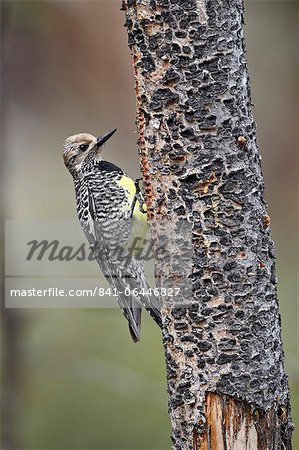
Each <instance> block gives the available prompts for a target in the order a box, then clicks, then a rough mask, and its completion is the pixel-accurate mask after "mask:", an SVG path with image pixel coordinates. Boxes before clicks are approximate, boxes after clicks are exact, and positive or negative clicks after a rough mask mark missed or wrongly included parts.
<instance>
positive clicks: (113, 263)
mask: <svg viewBox="0 0 299 450" xmlns="http://www.w3.org/2000/svg"><path fill="white" fill-rule="evenodd" d="M115 131H116V130H113V131H111V132H109V133H106V134H103V135H101V136H99V137H98V138H95V137H94V136H92V135H91V134H88V133H79V134H76V135H74V136H70V137H68V138H67V139H66V140H65V142H64V145H63V159H64V163H65V165H66V167H67V168H68V170H69V172H70V173H71V175H72V177H73V180H74V186H75V193H76V201H77V213H78V217H79V220H80V223H81V226H82V228H83V231H84V233H85V235H86V237H87V239H88V242H89V244H90V246H91V248H92V249H93V251H94V253H95V257H96V260H97V262H98V264H99V266H100V269H101V270H102V272H103V274H104V276H105V278H106V279H107V281H108V283H109V284H110V286H111V287H112V288H113V289H114V290H115V292H117V294H118V303H119V306H120V308H121V310H122V312H123V314H124V316H125V317H126V319H127V321H128V323H129V330H130V333H131V336H132V339H133V340H134V342H137V341H139V340H140V326H141V306H144V307H145V309H146V310H147V311H148V312H149V314H150V315H151V317H152V318H153V319H154V320H155V322H156V323H157V324H158V325H159V326H160V327H161V312H160V304H159V302H158V300H157V298H156V297H155V296H154V295H150V292H151V290H150V288H149V285H148V284H147V282H146V280H145V275H144V261H143V260H142V258H140V257H138V256H137V255H136V252H135V254H134V252H132V243H133V242H134V240H135V242H137V241H138V242H146V241H147V240H146V237H147V223H146V218H147V214H146V212H145V210H144V205H143V199H142V195H141V193H140V191H139V189H137V188H136V186H137V185H136V183H134V181H133V180H132V179H131V178H129V177H128V176H127V174H126V173H125V172H124V171H123V170H122V169H120V168H119V167H117V166H115V165H114V164H112V163H110V162H107V161H103V160H102V157H101V154H102V146H103V144H104V143H105V142H106V141H107V140H108V139H109V138H110V137H111V136H112V135H113V134H114V133H115ZM136 238H137V239H136ZM135 250H136V249H135ZM137 253H138V252H137ZM139 253H140V252H139ZM128 294H129V295H128Z"/></svg>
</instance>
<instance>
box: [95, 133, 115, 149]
mask: <svg viewBox="0 0 299 450" xmlns="http://www.w3.org/2000/svg"><path fill="white" fill-rule="evenodd" d="M115 132H116V128H115V129H114V130H112V131H109V133H105V134H102V135H101V136H99V137H98V138H97V143H96V146H97V147H98V148H99V147H101V146H102V145H103V144H105V142H107V141H108V139H110V138H111V136H113V135H114V133H115Z"/></svg>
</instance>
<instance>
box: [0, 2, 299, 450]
mask: <svg viewBox="0 0 299 450" xmlns="http://www.w3.org/2000/svg"><path fill="white" fill-rule="evenodd" d="M1 6H2V14H1V24H2V27H1V31H2V59H1V62H2V122H3V133H2V148H3V149H4V152H3V155H2V161H1V169H2V183H3V184H2V186H3V190H4V194H5V195H4V196H5V199H4V210H2V217H3V218H5V219H16V220H23V219H73V218H75V217H76V213H75V203H74V193H73V186H72V182H71V178H70V175H69V174H68V173H67V171H66V169H65V167H64V165H63V162H62V158H61V154H60V149H61V145H62V142H63V140H64V139H65V137H67V136H68V135H70V134H74V133H76V132H80V131H89V132H91V133H93V134H96V135H98V134H100V133H102V132H105V131H108V130H110V129H112V128H114V127H117V128H118V132H117V134H116V135H115V136H114V138H113V139H112V140H111V141H110V142H109V145H108V146H107V147H106V149H105V158H106V159H108V160H111V161H113V162H115V163H116V164H118V165H120V166H121V167H123V168H124V169H125V170H126V171H127V172H128V173H129V174H130V175H131V176H136V175H137V174H138V170H139V162H138V156H137V147H136V138H137V135H136V133H135V123H134V122H135V94H134V90H133V74H132V67H131V60H130V55H129V50H128V47H127V36H126V31H125V29H124V28H123V22H124V16H123V13H122V12H121V11H120V6H121V5H120V2H119V1H117V0H108V1H72V0H67V1H50V0H49V1H26V0H22V1H2V5H1ZM297 29H298V4H297V3H296V2H287V1H284V2H280V1H248V2H247V4H246V36H247V47H248V59H249V69H250V74H251V81H252V95H253V103H254V105H255V106H254V113H255V118H256V121H257V124H258V137H259V145H260V151H261V154H262V157H263V172H264V177H265V183H266V197H267V201H268V203H269V210H270V215H271V226H272V233H273V237H274V240H275V242H276V251H277V272H278V279H279V285H278V286H279V297H280V310H281V315H282V333H283V340H284V348H285V354H286V368H287V372H288V375H289V379H290V386H291V389H292V399H293V418H294V420H296V418H297V415H298V408H297V397H298V384H297V383H298V381H297V380H298V365H297V345H298V339H297V338H298V335H297V327H298V325H297V317H298V316H297V268H298V266H297V253H298V252H297V250H298V248H297V218H298V215H297V190H298V184H297V181H298V179H297V150H298V145H297V144H298V141H297V125H298V124H297V107H298V104H297V102H298V91H297V87H298V86H297V82H298V52H297V51H298V47H297ZM79 227H80V226H79V224H78V228H79ZM2 319H3V321H2V323H3V327H2V331H3V338H4V339H3V348H2V356H3V361H2V362H3V364H2V369H3V379H2V399H3V401H2V407H3V409H4V410H5V412H4V414H3V415H2V427H3V429H2V438H3V446H2V448H3V450H5V449H6V450H9V449H13V448H14V449H27V450H33V449H43V450H48V449H53V450H54V449H55V450H64V449H65V450H71V449H78V450H79V449H80V450H83V449H86V450H88V449H93V450H96V449H97V450H108V449H111V450H112V449H113V450H123V449H130V450H137V449H138V450H141V449H143V450H145V449H148V450H149V449H154V450H162V449H163V450H166V449H169V448H170V440H169V435H170V424H169V419H168V415H167V396H166V378H165V368H164V361H163V351H162V346H161V338H160V333H159V330H158V329H157V327H156V326H155V325H154V323H152V322H151V321H150V320H149V319H148V318H147V317H145V315H144V320H143V333H142V341H141V343H139V344H138V345H135V344H133V343H132V342H131V340H130V337H129V334H128V331H127V325H126V323H125V320H124V319H123V317H122V315H121V313H120V311H118V310H116V309H109V310H108V309H107V310H103V309H102V310H97V309H89V310H87V309H78V310H75V309H68V310H62V309H60V310H49V309H48V310H37V309H32V310H6V311H5V312H2ZM294 448H295V449H299V442H298V439H297V441H296V444H295V445H294Z"/></svg>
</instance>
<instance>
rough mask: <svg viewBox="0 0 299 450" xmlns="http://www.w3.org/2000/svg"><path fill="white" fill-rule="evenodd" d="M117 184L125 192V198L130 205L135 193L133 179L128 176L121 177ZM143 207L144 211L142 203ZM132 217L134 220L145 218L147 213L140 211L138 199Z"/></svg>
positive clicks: (144, 206)
mask: <svg viewBox="0 0 299 450" xmlns="http://www.w3.org/2000/svg"><path fill="white" fill-rule="evenodd" d="M117 183H118V185H119V186H121V187H122V188H123V189H124V190H125V191H126V193H127V200H128V202H129V204H130V205H132V202H133V200H134V196H135V193H136V187H135V183H134V181H133V180H132V179H131V178H129V177H121V179H120V180H119V181H118V182H117ZM143 209H144V211H146V205H145V204H143ZM133 217H134V219H136V220H146V219H147V214H146V213H143V212H141V211H140V204H139V201H138V200H137V201H136V204H135V207H134V212H133Z"/></svg>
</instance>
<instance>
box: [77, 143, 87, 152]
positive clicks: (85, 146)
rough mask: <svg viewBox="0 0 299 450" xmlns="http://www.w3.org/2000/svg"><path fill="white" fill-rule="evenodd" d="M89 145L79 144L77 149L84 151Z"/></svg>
mask: <svg viewBox="0 0 299 450" xmlns="http://www.w3.org/2000/svg"><path fill="white" fill-rule="evenodd" d="M88 147H89V145H88V144H81V145H79V149H80V150H82V152H85V150H87V149H88Z"/></svg>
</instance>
